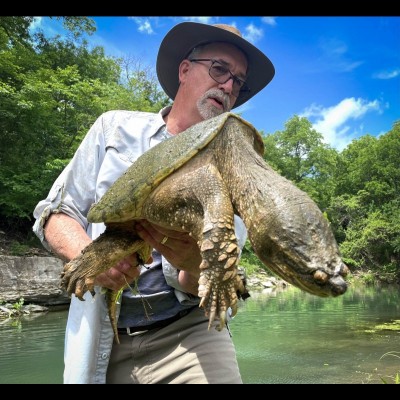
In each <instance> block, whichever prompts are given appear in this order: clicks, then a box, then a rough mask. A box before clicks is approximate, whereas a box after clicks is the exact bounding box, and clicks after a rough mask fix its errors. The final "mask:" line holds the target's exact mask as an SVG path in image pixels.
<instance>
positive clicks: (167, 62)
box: [156, 22, 275, 108]
mask: <svg viewBox="0 0 400 400" xmlns="http://www.w3.org/2000/svg"><path fill="white" fill-rule="evenodd" d="M209 42H227V43H231V44H233V45H235V46H237V47H238V48H239V49H241V50H242V51H243V52H244V54H245V55H246V56H247V61H248V76H247V78H246V84H247V86H248V87H249V89H250V91H249V92H245V93H241V94H240V96H239V97H238V98H237V100H236V102H235V105H234V108H236V107H239V106H240V105H242V104H243V103H245V102H246V101H247V100H249V99H250V98H252V97H253V96H254V95H255V94H257V93H258V92H259V91H260V90H261V89H263V88H264V87H265V86H267V85H268V83H269V82H271V80H272V78H273V77H274V75H275V68H274V66H273V64H272V62H271V61H270V59H269V58H268V57H267V56H266V55H265V54H264V53H262V52H261V51H260V50H259V49H257V47H255V46H253V45H252V44H251V43H250V42H248V41H247V40H245V39H243V38H242V37H240V36H239V35H236V34H235V33H232V32H230V31H228V30H225V29H221V28H218V27H215V26H213V25H207V24H201V23H198V22H182V23H180V24H178V25H176V26H175V27H173V28H172V29H171V30H170V31H169V32H168V33H167V35H166V36H165V37H164V39H163V41H162V42H161V45H160V49H159V51H158V56H157V65H156V70H157V76H158V80H159V82H160V85H161V87H162V88H163V89H164V91H165V93H166V94H167V96H168V97H169V98H171V99H172V100H174V99H175V96H176V93H177V91H178V87H179V77H178V70H179V65H180V63H181V62H182V60H183V59H184V58H185V57H187V55H188V54H189V51H191V50H192V49H193V48H194V47H196V46H199V45H200V44H205V43H209Z"/></svg>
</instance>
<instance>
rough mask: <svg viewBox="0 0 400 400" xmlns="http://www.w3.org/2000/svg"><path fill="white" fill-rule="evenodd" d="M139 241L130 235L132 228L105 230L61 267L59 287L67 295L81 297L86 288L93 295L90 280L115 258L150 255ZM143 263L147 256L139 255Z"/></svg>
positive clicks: (142, 242) (114, 260)
mask: <svg viewBox="0 0 400 400" xmlns="http://www.w3.org/2000/svg"><path fill="white" fill-rule="evenodd" d="M147 247H148V246H147V245H146V244H145V242H144V241H143V240H141V239H140V238H138V237H136V238H135V236H134V235H133V233H132V231H130V232H126V231H124V230H121V231H120V230H111V229H110V230H108V229H106V231H105V232H104V233H103V234H102V235H100V236H99V237H98V238H97V239H96V240H94V241H93V242H92V243H90V244H89V245H88V246H86V247H85V248H84V249H83V251H82V253H81V254H80V255H79V256H78V257H75V258H74V259H73V260H71V261H70V262H69V263H67V264H66V265H65V266H64V270H63V272H62V273H61V287H62V288H63V289H64V290H66V291H67V293H68V294H69V295H72V294H75V296H76V297H78V298H79V299H80V300H84V299H83V296H84V294H85V293H86V292H87V291H89V292H90V293H91V294H92V296H94V294H95V291H94V281H95V279H96V277H97V276H98V275H99V274H101V273H102V272H104V271H106V270H108V269H109V268H111V267H113V266H114V265H115V264H117V263H118V261H120V260H122V259H123V258H125V257H127V256H128V255H130V254H133V253H139V254H141V257H142V255H143V257H147V253H148V254H149V257H150V252H151V249H150V250H148V251H147ZM143 257H142V260H143V261H144V262H145V261H147V258H148V257H147V258H145V259H144V258H143Z"/></svg>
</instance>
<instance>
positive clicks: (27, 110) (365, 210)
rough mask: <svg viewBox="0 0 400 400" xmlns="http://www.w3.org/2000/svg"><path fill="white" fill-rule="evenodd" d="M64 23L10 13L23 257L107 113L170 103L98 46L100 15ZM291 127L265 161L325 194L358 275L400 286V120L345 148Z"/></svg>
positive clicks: (9, 116) (10, 196) (0, 33)
mask: <svg viewBox="0 0 400 400" xmlns="http://www.w3.org/2000/svg"><path fill="white" fill-rule="evenodd" d="M55 19H58V20H59V21H60V23H63V24H64V25H65V27H66V29H67V32H69V34H68V35H67V36H65V37H60V36H55V37H48V36H47V35H45V34H44V33H43V32H37V33H35V34H32V33H31V30H30V26H31V24H32V22H33V17H22V16H21V17H0V54H1V57H0V102H1V104H2V106H1V110H0V113H1V118H0V128H1V129H0V137H1V141H2V143H3V145H2V146H1V147H0V160H1V162H0V204H1V207H0V230H1V231H2V235H3V236H4V237H8V238H13V239H12V243H11V247H10V246H8V248H9V249H10V248H12V252H13V254H14V255H21V254H32V251H33V252H37V251H38V250H32V249H35V248H36V249H37V248H40V247H41V245H40V244H39V243H38V241H37V239H36V238H35V237H34V236H33V234H32V224H33V218H32V211H33V209H34V207H35V205H36V204H37V202H38V201H40V200H41V199H43V198H44V197H45V196H46V195H47V192H48V190H49V188H50V186H51V184H52V182H53V181H54V179H55V178H56V177H57V176H58V174H59V173H60V172H61V171H62V169H63V168H64V167H65V166H66V164H67V163H68V162H69V160H70V159H71V157H72V155H73V154H74V152H75V150H76V149H77V147H78V145H79V143H80V142H81V140H82V138H83V137H84V135H85V134H86V132H87V130H88V129H89V127H90V126H91V125H92V124H93V122H94V121H95V120H96V118H97V117H98V116H99V115H100V114H101V113H102V112H105V111H107V110H111V109H130V110H142V111H150V112H158V111H159V110H160V108H162V107H164V106H166V105H168V104H169V100H168V98H167V96H166V95H165V94H164V93H163V92H162V90H161V88H160V87H159V85H158V83H157V80H156V78H155V74H154V73H153V69H152V68H148V67H146V66H143V65H142V64H141V63H140V60H135V59H132V58H128V57H127V58H118V59H117V58H113V57H109V56H107V55H105V53H104V49H103V48H102V47H100V46H96V47H91V46H89V42H88V38H89V37H90V35H91V34H92V33H93V32H95V30H96V27H95V24H94V21H93V20H92V19H90V18H87V17H57V18H55ZM282 125H283V129H282V130H280V131H277V132H261V133H262V134H263V138H264V144H265V155H264V158H265V160H266V161H267V162H268V163H269V164H270V165H271V166H272V167H273V168H275V169H276V170H277V171H278V172H279V173H280V174H282V175H283V176H285V177H286V178H288V179H290V180H291V181H292V182H294V183H295V184H296V185H297V186H298V187H299V188H300V189H302V190H304V191H305V192H307V193H308V194H309V195H310V196H311V197H312V198H313V199H314V200H315V202H316V203H317V204H318V206H319V207H320V208H321V210H322V211H323V212H324V214H325V216H326V218H327V219H328V221H329V222H330V224H331V226H332V229H333V231H334V234H335V237H336V239H337V241H338V243H339V246H340V250H341V252H342V255H343V258H344V261H345V262H346V263H347V265H348V266H349V267H350V270H351V271H352V274H354V275H358V276H361V277H362V278H363V279H364V280H365V282H367V283H368V281H371V282H374V281H375V280H383V281H386V282H388V283H396V282H397V283H398V282H399V281H400V168H399V159H398V157H399V156H398V155H399V154H400V121H393V128H392V129H391V130H390V131H389V132H386V133H383V134H382V135H380V136H379V137H373V136H371V135H368V134H367V135H364V136H362V137H360V138H358V139H355V140H353V141H352V142H351V143H350V144H349V145H348V146H347V147H346V148H345V149H343V150H342V151H337V150H336V149H334V148H331V147H330V146H329V145H327V144H326V143H324V142H323V136H322V134H321V133H319V132H317V131H316V130H315V129H313V127H312V125H311V123H310V122H309V121H308V119H307V118H303V117H299V116H297V115H293V116H288V120H287V121H286V122H285V121H282ZM367 128H368V127H367ZM4 240H7V239H4ZM9 241H10V240H8V242H9ZM9 244H10V243H9ZM242 265H244V266H245V267H246V270H247V273H248V274H251V273H253V272H256V271H257V269H260V268H261V269H262V268H263V266H262V264H261V263H260V261H259V260H258V259H257V257H256V256H255V255H254V253H253V252H252V249H251V246H250V244H249V243H247V244H246V246H245V248H244V251H243V257H242Z"/></svg>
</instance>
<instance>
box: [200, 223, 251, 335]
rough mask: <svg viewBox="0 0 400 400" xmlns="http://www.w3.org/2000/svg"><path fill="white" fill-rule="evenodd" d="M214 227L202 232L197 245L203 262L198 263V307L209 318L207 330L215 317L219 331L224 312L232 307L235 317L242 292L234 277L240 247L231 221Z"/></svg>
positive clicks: (224, 317) (240, 284) (225, 316)
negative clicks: (199, 299) (201, 238)
mask: <svg viewBox="0 0 400 400" xmlns="http://www.w3.org/2000/svg"><path fill="white" fill-rule="evenodd" d="M213 225H214V226H213V227H209V230H208V231H206V232H204V239H203V241H202V243H201V244H200V251H201V253H202V258H203V261H202V263H201V264H200V270H201V271H200V279H199V297H201V301H200V307H203V308H204V310H205V314H206V316H207V317H208V318H209V324H208V329H210V328H211V326H212V324H213V322H214V320H215V318H216V317H218V318H219V325H218V326H217V327H216V328H217V329H218V330H221V329H223V328H224V326H225V324H226V320H227V311H228V308H229V307H231V309H232V315H233V316H234V315H236V312H237V303H238V296H237V293H238V292H239V293H245V292H246V290H245V288H244V285H243V282H242V280H241V279H240V277H239V276H238V274H237V264H238V261H239V248H238V245H237V240H236V236H235V232H234V229H233V221H232V222H227V221H226V222H223V221H222V219H219V220H218V221H215V224H213Z"/></svg>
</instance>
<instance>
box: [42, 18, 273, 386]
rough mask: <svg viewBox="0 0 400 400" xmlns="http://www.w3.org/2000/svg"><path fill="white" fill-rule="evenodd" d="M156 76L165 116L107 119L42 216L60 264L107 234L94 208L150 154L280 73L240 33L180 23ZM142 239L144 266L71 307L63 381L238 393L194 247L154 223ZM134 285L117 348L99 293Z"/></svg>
mask: <svg viewBox="0 0 400 400" xmlns="http://www.w3.org/2000/svg"><path fill="white" fill-rule="evenodd" d="M157 75H158V79H159V81H160V84H161V86H162V87H163V89H164V90H165V92H166V93H167V95H168V96H169V97H170V98H171V99H173V100H174V103H173V105H172V106H170V107H166V108H165V109H163V110H161V111H160V112H159V113H158V114H153V113H144V112H136V111H109V112H106V113H104V114H103V115H102V116H100V117H99V118H98V119H97V121H96V122H95V123H94V124H93V126H92V127H91V129H90V130H89V132H88V134H87V135H86V137H85V138H84V140H83V141H82V143H81V145H80V147H79V148H78V150H77V152H76V153H75V155H74V157H73V159H72V160H71V162H70V164H69V165H68V166H67V167H66V168H65V170H64V171H63V172H62V173H61V174H60V176H59V177H58V178H57V180H56V181H55V183H54V184H53V186H52V188H51V190H50V192H49V195H48V197H47V198H46V199H45V200H43V201H41V202H39V204H38V205H37V206H36V208H35V211H34V216H35V218H36V223H35V225H34V231H35V233H36V234H37V236H38V237H39V238H40V239H41V240H42V242H43V244H44V246H45V247H46V248H48V249H50V250H52V251H53V252H54V253H55V254H57V255H58V256H59V257H61V258H63V259H64V260H67V261H69V260H71V259H72V258H74V257H76V256H78V255H79V254H80V252H81V251H82V249H83V248H84V247H85V246H87V245H88V244H89V243H90V242H91V241H92V240H94V239H95V238H96V237H98V236H99V235H100V234H101V233H102V232H103V231H104V229H105V227H104V225H103V224H90V223H88V222H87V219H86V215H87V212H88V210H89V207H90V205H91V204H92V203H94V202H97V201H98V200H99V199H100V198H101V197H102V195H104V193H105V192H106V190H107V189H108V188H109V187H110V186H111V184H112V183H113V182H114V181H115V180H116V179H117V178H118V177H119V176H120V175H121V174H122V173H123V172H124V171H125V170H126V169H127V168H128V167H129V166H130V165H131V164H132V163H133V162H134V161H135V160H136V159H137V158H138V157H139V156H140V155H141V154H142V153H143V152H144V151H146V150H148V149H149V148H150V147H152V146H154V145H155V144H157V143H159V142H160V141H162V140H164V139H165V138H167V137H170V136H172V135H177V134H179V133H180V132H182V131H184V130H186V129H187V128H189V127H190V126H192V125H194V124H196V123H198V122H201V121H203V120H205V119H208V118H212V117H214V116H217V115H220V114H221V113H223V112H227V111H230V110H231V109H232V108H234V107H237V106H239V105H241V104H243V103H244V102H245V101H247V100H248V99H250V98H251V97H252V96H254V95H255V94H256V93H258V92H259V91H260V90H261V89H262V88H264V87H265V86H266V85H267V84H268V83H269V82H270V81H271V79H272V78H273V76H274V67H273V65H272V63H271V61H270V60H269V59H268V58H267V57H266V56H265V55H264V54H263V53H262V52H261V51H259V50H258V49H257V48H256V47H254V46H253V45H252V44H250V43H249V42H247V41H246V40H244V39H243V38H242V37H241V34H240V32H239V31H238V30H237V29H236V28H234V27H232V26H228V25H214V26H211V25H206V24H199V23H193V22H184V23H181V24H178V25H176V26H175V27H174V28H173V29H171V30H170V31H169V32H168V34H167V35H166V37H165V38H164V40H163V41H162V43H161V46H160V49H159V53H158V58H157ZM235 218H236V217H235ZM136 229H137V230H138V233H139V235H140V236H141V238H142V239H143V240H145V241H146V242H148V243H149V244H150V245H151V246H152V247H153V248H154V251H153V253H152V260H149V264H147V265H145V266H144V267H138V260H137V258H136V255H135V254H132V255H131V256H129V257H127V258H126V259H124V260H123V261H121V262H119V263H118V264H117V265H115V266H114V267H113V268H111V269H110V270H108V271H106V272H104V273H102V274H100V275H99V276H98V277H97V278H96V285H97V286H96V296H95V297H92V296H91V294H90V293H86V294H85V299H86V301H80V300H78V299H77V298H75V296H72V298H71V306H70V311H69V316H68V322H67V329H66V338H65V352H64V361H65V370H64V382H65V383H105V382H106V383H241V377H240V373H239V369H238V365H237V361H236V355H235V350H234V347H233V343H232V340H231V338H230V336H229V332H228V331H227V330H226V329H225V330H223V331H221V332H218V331H217V330H215V329H211V330H209V331H208V330H207V326H208V319H207V318H206V317H205V315H204V311H203V310H202V309H200V308H199V307H198V304H199V298H198V296H197V294H198V279H199V276H200V273H199V264H200V261H201V257H200V252H199V249H198V246H197V243H196V242H195V241H194V240H193V239H192V238H191V237H190V236H189V234H187V233H182V232H174V231H168V230H166V229H163V228H161V227H158V226H156V225H154V224H150V223H149V222H148V221H138V223H137V225H136ZM235 229H236V235H237V237H238V241H239V245H240V247H241V248H242V247H243V245H244V242H245V239H246V229H245V228H244V225H243V222H242V221H241V220H240V218H236V219H235ZM138 277H139V279H137V278H138ZM135 280H136V284H134V285H133V288H132V289H131V288H128V289H126V290H125V291H124V293H123V297H122V301H121V307H120V310H119V319H118V328H119V336H120V341H121V344H119V345H118V344H115V345H114V344H113V332H112V329H111V324H110V321H109V319H108V314H107V306H106V304H105V301H104V296H103V294H102V292H101V287H105V288H110V289H113V290H117V289H120V288H122V287H124V286H126V284H127V283H133V282H134V281H135Z"/></svg>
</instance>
